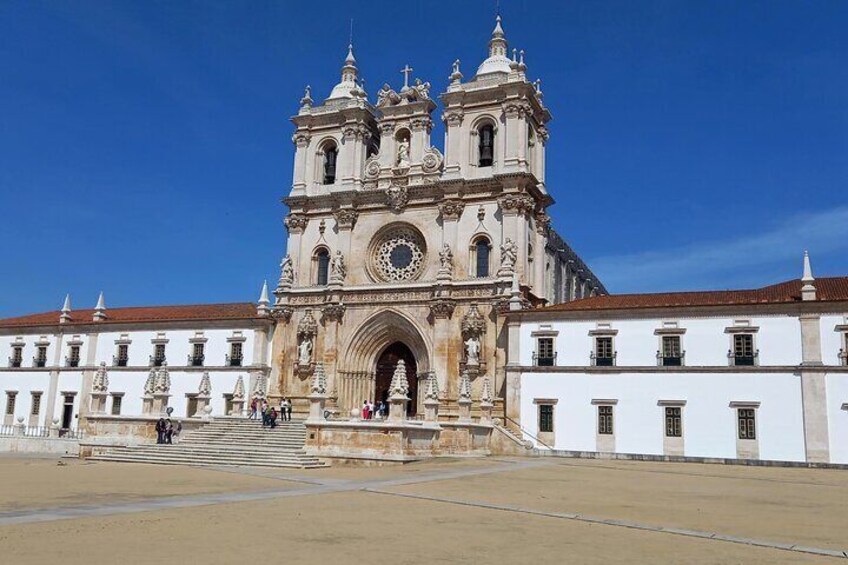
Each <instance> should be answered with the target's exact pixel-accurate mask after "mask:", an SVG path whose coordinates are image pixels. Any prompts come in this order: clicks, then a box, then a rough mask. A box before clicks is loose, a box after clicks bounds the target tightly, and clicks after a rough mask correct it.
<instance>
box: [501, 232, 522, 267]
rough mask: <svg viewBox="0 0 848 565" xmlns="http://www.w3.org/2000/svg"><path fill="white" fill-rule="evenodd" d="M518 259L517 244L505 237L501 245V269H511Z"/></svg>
mask: <svg viewBox="0 0 848 565" xmlns="http://www.w3.org/2000/svg"><path fill="white" fill-rule="evenodd" d="M517 260H518V245H516V243H515V242H514V241H512V240H511V239H510V238H506V241H504V243H503V245H501V269H509V270H512V269H514V268H515V262H516V261H517Z"/></svg>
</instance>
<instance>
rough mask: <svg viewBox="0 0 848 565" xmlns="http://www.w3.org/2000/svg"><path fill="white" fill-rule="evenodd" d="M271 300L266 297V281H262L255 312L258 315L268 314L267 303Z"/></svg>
mask: <svg viewBox="0 0 848 565" xmlns="http://www.w3.org/2000/svg"><path fill="white" fill-rule="evenodd" d="M269 304H271V301H270V300H269V299H268V281H264V282H263V283H262V291H261V292H260V293H259V302H258V303H257V305H256V314H257V315H258V316H267V315H268V312H269V310H268V305H269Z"/></svg>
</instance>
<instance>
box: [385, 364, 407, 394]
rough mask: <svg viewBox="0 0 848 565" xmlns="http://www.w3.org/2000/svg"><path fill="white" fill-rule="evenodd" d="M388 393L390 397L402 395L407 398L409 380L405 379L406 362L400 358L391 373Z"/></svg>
mask: <svg viewBox="0 0 848 565" xmlns="http://www.w3.org/2000/svg"><path fill="white" fill-rule="evenodd" d="M389 393H390V394H391V396H392V397H402V398H405V399H407V400H408V395H409V381H408V380H407V379H406V362H405V361H404V360H403V359H400V360H399V361H398V362H397V365H396V366H395V372H394V373H393V374H392V382H391V383H390V384H389Z"/></svg>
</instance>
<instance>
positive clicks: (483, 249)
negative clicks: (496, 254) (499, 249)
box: [471, 237, 492, 278]
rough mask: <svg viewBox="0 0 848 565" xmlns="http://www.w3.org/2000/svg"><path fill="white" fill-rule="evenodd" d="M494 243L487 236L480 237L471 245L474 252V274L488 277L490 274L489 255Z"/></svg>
mask: <svg viewBox="0 0 848 565" xmlns="http://www.w3.org/2000/svg"><path fill="white" fill-rule="evenodd" d="M491 250H492V245H491V244H490V243H489V240H488V239H487V238H485V237H479V238H477V239H476V240H475V241H474V244H473V245H472V246H471V251H472V253H473V254H474V257H473V263H472V264H473V266H474V276H475V277H477V278H486V277H488V276H489V255H490V254H491V253H490V252H491Z"/></svg>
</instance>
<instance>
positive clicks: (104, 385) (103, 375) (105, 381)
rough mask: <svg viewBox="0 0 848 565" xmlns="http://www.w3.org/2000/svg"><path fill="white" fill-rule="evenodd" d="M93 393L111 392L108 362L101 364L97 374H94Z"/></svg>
mask: <svg viewBox="0 0 848 565" xmlns="http://www.w3.org/2000/svg"><path fill="white" fill-rule="evenodd" d="M91 390H92V391H93V392H98V393H105V392H107V391H108V390H109V374H108V373H107V372H106V362H105V361H104V362H101V363H100V367H98V368H97V372H96V373H94V380H93V381H92V383H91Z"/></svg>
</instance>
